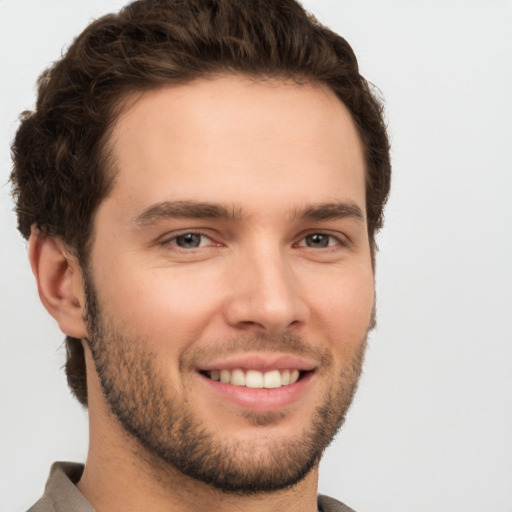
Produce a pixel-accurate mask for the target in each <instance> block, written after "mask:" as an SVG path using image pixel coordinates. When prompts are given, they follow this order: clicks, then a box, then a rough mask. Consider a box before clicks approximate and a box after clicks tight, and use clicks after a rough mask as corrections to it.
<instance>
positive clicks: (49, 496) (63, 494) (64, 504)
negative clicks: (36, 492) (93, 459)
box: [27, 462, 94, 512]
mask: <svg viewBox="0 0 512 512" xmlns="http://www.w3.org/2000/svg"><path fill="white" fill-rule="evenodd" d="M82 472H83V465H82V464H74V463H72V462H56V463H55V464H54V465H53V466H52V468H51V470H50V476H49V477H48V481H47V483H46V487H45V491H44V494H43V496H42V498H41V499H40V500H39V501H38V502H37V503H35V504H34V505H33V506H32V507H31V508H30V509H29V510H28V511H27V512H94V509H93V508H92V506H91V505H90V504H89V503H88V502H87V500H86V499H85V498H84V497H83V496H82V494H81V493H80V491H79V490H78V489H77V488H76V486H75V483H76V482H78V480H80V477H81V475H82Z"/></svg>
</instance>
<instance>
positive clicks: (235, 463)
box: [86, 280, 367, 495]
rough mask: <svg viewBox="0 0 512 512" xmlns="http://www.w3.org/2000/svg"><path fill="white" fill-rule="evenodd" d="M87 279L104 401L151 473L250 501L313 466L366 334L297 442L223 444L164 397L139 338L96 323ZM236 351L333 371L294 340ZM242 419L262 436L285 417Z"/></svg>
mask: <svg viewBox="0 0 512 512" xmlns="http://www.w3.org/2000/svg"><path fill="white" fill-rule="evenodd" d="M88 281H89V282H88V283H86V296H87V314H86V321H87V325H88V332H89V336H90V338H89V340H88V343H89V346H90V349H91V353H92V355H93V359H94V362H95V366H96V371H97V374H98V376H99V380H100V383H101V387H102V390H103V394H104V397H105V400H106V403H107V404H108V406H109V408H110V410H111V412H112V413H113V415H114V416H115V418H117V420H118V422H119V423H120V425H121V426H122V428H123V429H124V430H125V431H126V432H127V433H129V434H130V435H131V436H132V437H133V438H134V439H135V440H136V441H137V444H138V445H139V446H140V447H141V448H142V450H141V451H140V452H139V455H140V456H141V457H142V458H143V459H144V460H145V461H146V462H149V464H150V467H152V468H153V470H155V471H157V472H158V471H161V472H163V473H164V474H165V472H166V471H168V470H169V469H171V470H178V471H179V472H181V473H182V474H184V475H186V476H188V477H191V478H193V479H195V480H199V481H201V482H204V483H206V484H208V485H210V486H212V487H214V488H216V489H218V490H220V491H223V492H225V493H234V494H237V495H249V494H257V493H268V492H272V491H277V490H282V489H286V488H289V487H291V486H293V485H295V484H297V483H298V482H300V481H301V480H303V479H304V478H305V477H306V476H307V475H308V473H309V472H310V471H311V470H312V469H313V468H314V467H315V466H316V465H317V464H318V462H319V461H320V458H321V456H322V453H323V452H324V450H325V448H327V446H328V445H329V444H330V443H331V441H332V439H333V438H334V436H335V435H336V433H337V432H338V430H339V429H340V427H341V425H342V424H343V422H344V420H345V415H346V413H347V411H348V409H349V407H350V404H351V402H352V399H353V396H354V394H355V391H356V389H357V383H358V380H359V376H360V374H361V368H362V364H363V359H364V353H365V349H366V337H367V334H366V335H365V336H364V338H363V339H362V340H361V342H360V344H359V346H358V349H357V351H356V353H355V354H354V357H353V358H352V360H351V361H348V362H347V364H346V365H345V366H344V368H343V369H342V370H341V371H340V372H339V374H338V376H337V377H338V379H337V381H336V378H333V379H325V380H326V385H325V398H324V400H323V402H322V403H320V404H319V405H318V406H317V408H316V410H315V411H314V413H313V415H312V417H311V420H310V422H309V425H308V426H306V427H305V428H304V429H303V432H302V434H301V435H300V436H296V437H295V438H290V439H285V440H283V439H275V441H274V440H273V442H272V446H270V445H269V446H264V447H262V446H261V444H260V445H258V441H257V440H255V441H254V443H250V442H247V440H244V442H243V443H242V442H240V441H237V440H230V441H229V442H225V441H222V440H221V439H219V436H218V434H216V433H215V432H214V431H212V430H211V429H209V428H208V425H207V424H206V423H205V422H203V421H201V420H200V419H199V418H197V417H196V416H195V414H194V413H193V410H192V408H191V407H190V406H189V404H188V401H187V400H186V399H184V398H181V397H180V396H179V395H178V393H176V392H172V391H169V389H168V388H169V386H166V383H165V380H164V378H162V376H161V375H160V374H159V373H158V371H157V369H156V364H155V360H156V356H155V355H154V354H152V353H150V352H149V351H147V350H145V349H144V346H145V345H144V342H143V340H141V339H140V338H137V337H135V336H128V335H126V334H125V333H122V332H121V329H119V328H118V327H117V326H115V325H114V323H113V322H112V321H109V320H108V319H104V318H102V316H101V312H100V308H99V305H98V300H97V296H96V293H95V291H94V288H93V286H92V282H91V281H90V280H88ZM235 346H236V347H238V350H270V351H285V352H288V353H294V354H296V355H299V356H308V355H309V356H314V357H315V358H316V359H320V360H321V362H322V371H325V372H328V371H329V369H330V368H331V367H332V357H331V355H330V354H329V353H328V352H327V351H325V352H323V353H319V352H318V351H315V350H313V349H312V348H311V347H309V346H308V344H307V343H306V342H304V341H303V340H302V339H301V338H300V337H298V336H296V335H293V334H286V335H283V336H280V337H277V338H272V339H270V338H268V337H263V336H257V337H254V336H253V337H251V338H243V339H239V340H237V341H235V342H234V343H232V347H235ZM196 355H197V354H196ZM187 357H188V359H187ZM194 357H195V355H194V352H192V354H188V355H185V357H184V358H183V359H182V360H180V368H182V367H184V366H187V364H188V363H189V362H191V361H192V360H194ZM331 374H332V370H331ZM333 382H337V385H333ZM244 418H245V420H246V421H247V422H248V423H249V424H251V425H253V426H257V427H260V428H261V429H262V431H263V430H264V429H265V427H267V426H273V425H277V424H278V423H279V422H280V421H283V420H286V413H285V412H277V413H252V412H248V413H246V414H245V415H244ZM262 448H264V450H263V449H262Z"/></svg>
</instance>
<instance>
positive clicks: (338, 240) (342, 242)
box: [160, 231, 349, 252]
mask: <svg viewBox="0 0 512 512" xmlns="http://www.w3.org/2000/svg"><path fill="white" fill-rule="evenodd" d="M188 235H193V236H194V235H195V236H199V237H201V241H200V244H201V242H204V241H205V239H206V240H210V241H211V242H213V243H212V245H214V246H215V245H216V246H220V245H221V244H220V243H216V242H215V241H214V240H213V239H212V238H211V236H209V235H207V234H206V233H204V232H202V231H185V232H182V233H178V234H175V235H173V236H172V237H170V238H166V239H164V240H163V241H162V242H161V243H160V245H161V246H168V245H173V246H175V247H177V248H178V250H183V251H187V252H188V251H192V250H194V249H201V248H202V247H204V246H201V245H199V246H197V247H189V248H186V247H180V246H179V245H178V243H177V240H178V239H180V238H183V237H186V236H188ZM313 236H320V237H326V238H327V244H328V245H326V246H325V247H316V248H315V247H311V246H308V245H307V242H306V240H307V239H308V238H309V237H313ZM332 241H334V242H335V243H334V244H331V242H332ZM208 245H209V244H208ZM348 245H349V242H348V241H347V240H346V239H345V238H343V237H341V236H339V235H334V234H332V233H326V232H323V231H313V232H310V233H306V234H304V235H302V236H301V238H300V239H299V241H298V242H296V243H294V244H293V247H306V248H309V249H313V250H317V249H331V250H333V249H334V248H335V247H337V246H340V247H346V246H348Z"/></svg>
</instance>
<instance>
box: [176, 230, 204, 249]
mask: <svg viewBox="0 0 512 512" xmlns="http://www.w3.org/2000/svg"><path fill="white" fill-rule="evenodd" d="M205 238H206V237H205V236H204V235H201V234H200V233H185V234H184V235H180V236H177V237H176V238H175V239H174V242H175V244H176V245H177V246H178V247H181V248H182V249H196V248H198V247H200V246H201V244H202V242H203V241H204V239H205Z"/></svg>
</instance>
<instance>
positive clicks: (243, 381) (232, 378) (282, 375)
mask: <svg viewBox="0 0 512 512" xmlns="http://www.w3.org/2000/svg"><path fill="white" fill-rule="evenodd" d="M206 373H207V375H208V376H209V377H210V378H211V379H213V380H218V381H220V382H225V383H228V384H234V385H235V386H246V387H248V388H268V389H270V388H280V387H281V386H287V385H288V384H294V383H295V382H297V381H298V380H299V370H297V369H295V370H271V371H269V372H260V371H258V370H246V371H244V370H241V369H240V368H237V369H235V370H212V371H209V372H206Z"/></svg>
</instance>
